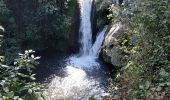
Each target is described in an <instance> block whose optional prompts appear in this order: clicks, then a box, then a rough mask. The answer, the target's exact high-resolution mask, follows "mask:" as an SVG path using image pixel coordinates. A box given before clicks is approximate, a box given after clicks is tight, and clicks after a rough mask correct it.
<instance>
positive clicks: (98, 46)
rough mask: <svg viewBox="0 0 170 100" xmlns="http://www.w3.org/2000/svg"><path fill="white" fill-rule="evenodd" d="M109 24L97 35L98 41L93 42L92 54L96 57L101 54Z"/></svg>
mask: <svg viewBox="0 0 170 100" xmlns="http://www.w3.org/2000/svg"><path fill="white" fill-rule="evenodd" d="M106 29H107V26H105V28H104V29H103V30H102V31H100V32H99V33H98V35H97V38H96V41H95V43H94V44H93V46H92V48H91V49H90V55H92V56H94V57H98V56H99V52H100V49H101V45H102V42H103V39H104V34H105V32H106Z"/></svg>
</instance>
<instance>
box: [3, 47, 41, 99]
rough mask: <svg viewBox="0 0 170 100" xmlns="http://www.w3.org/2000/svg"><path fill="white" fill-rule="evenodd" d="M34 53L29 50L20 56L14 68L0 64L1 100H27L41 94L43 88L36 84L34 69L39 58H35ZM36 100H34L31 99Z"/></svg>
mask: <svg viewBox="0 0 170 100" xmlns="http://www.w3.org/2000/svg"><path fill="white" fill-rule="evenodd" d="M33 52H34V51H32V50H28V51H25V53H24V54H19V55H20V56H19V58H17V59H15V62H14V64H13V66H7V65H4V64H3V61H4V59H1V63H0V70H1V72H0V98H2V99H3V100H26V99H27V98H32V97H34V98H35V97H36V94H37V93H38V92H41V91H42V89H43V86H42V85H40V84H38V83H36V82H34V81H35V74H33V69H34V68H35V66H36V65H37V64H38V62H37V61H36V60H37V59H39V57H34V55H33V54H32V53H33ZM31 100H34V99H31Z"/></svg>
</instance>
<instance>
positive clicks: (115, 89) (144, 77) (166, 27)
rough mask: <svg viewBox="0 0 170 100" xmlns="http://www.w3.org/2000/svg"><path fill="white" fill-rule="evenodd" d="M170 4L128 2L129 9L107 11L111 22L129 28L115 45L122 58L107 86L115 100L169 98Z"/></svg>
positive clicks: (143, 0) (163, 1) (159, 0)
mask: <svg viewBox="0 0 170 100" xmlns="http://www.w3.org/2000/svg"><path fill="white" fill-rule="evenodd" d="M169 5H170V2H169V0H130V2H129V6H128V7H125V6H124V5H123V4H122V5H119V6H115V5H111V7H110V8H109V9H110V11H111V14H110V15H108V17H109V18H110V19H112V20H113V22H122V23H123V24H125V25H127V26H128V29H127V30H126V31H124V33H122V34H121V38H120V37H119V38H117V42H118V45H115V46H116V47H117V48H119V49H120V50H122V52H123V55H124V56H123V58H122V60H121V63H122V65H123V67H122V68H120V69H119V70H118V73H117V77H116V79H114V80H112V82H111V86H110V90H111V92H112V94H113V95H114V96H115V98H116V99H128V100H132V99H134V100H141V99H144V100H158V99H159V100H168V98H170V97H169V96H170V94H169V90H170V51H169V50H170V23H169V21H170V9H169V7H170V6H169ZM132 40H133V42H130V41H132ZM114 44H115V43H114Z"/></svg>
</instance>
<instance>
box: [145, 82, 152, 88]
mask: <svg viewBox="0 0 170 100" xmlns="http://www.w3.org/2000/svg"><path fill="white" fill-rule="evenodd" d="M150 84H151V83H150V82H149V81H146V83H145V86H146V89H149V87H150Z"/></svg>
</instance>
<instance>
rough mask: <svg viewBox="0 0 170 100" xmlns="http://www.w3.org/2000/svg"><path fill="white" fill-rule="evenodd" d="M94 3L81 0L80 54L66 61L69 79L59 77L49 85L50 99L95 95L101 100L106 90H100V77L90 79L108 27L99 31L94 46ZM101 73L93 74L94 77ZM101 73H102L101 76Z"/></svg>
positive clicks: (82, 99)
mask: <svg viewBox="0 0 170 100" xmlns="http://www.w3.org/2000/svg"><path fill="white" fill-rule="evenodd" d="M92 2H93V0H80V8H81V24H80V25H81V26H80V39H79V41H80V44H81V47H80V52H79V54H78V55H74V56H71V57H69V58H68V59H67V63H66V67H65V73H67V76H65V77H58V76H56V77H55V78H54V79H53V80H52V81H51V83H50V84H49V86H48V90H47V91H48V93H49V96H48V98H47V100H88V98H89V97H90V96H94V98H95V99H96V100H101V94H103V93H104V92H105V91H104V89H103V88H101V87H100V82H99V80H101V79H100V78H97V79H94V78H89V77H88V75H87V73H86V72H88V71H89V70H90V71H93V70H96V68H99V67H100V64H99V63H98V62H97V61H96V59H97V58H98V54H99V52H100V47H101V44H102V41H103V39H104V33H105V31H106V27H105V28H104V29H103V30H102V31H100V32H99V33H98V35H97V37H96V41H95V43H94V44H93V46H92V29H91V10H92ZM97 71H98V70H96V71H94V72H91V73H93V74H95V73H96V72H97ZM100 74H101V73H100Z"/></svg>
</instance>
